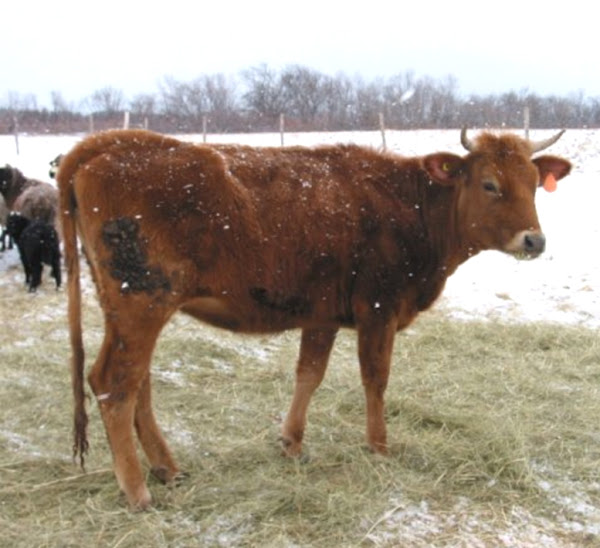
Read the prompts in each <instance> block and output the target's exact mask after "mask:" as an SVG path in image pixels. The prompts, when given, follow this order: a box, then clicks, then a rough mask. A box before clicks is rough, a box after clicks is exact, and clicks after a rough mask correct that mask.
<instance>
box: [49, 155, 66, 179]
mask: <svg viewBox="0 0 600 548" xmlns="http://www.w3.org/2000/svg"><path fill="white" fill-rule="evenodd" d="M62 157H63V155H62V154H59V155H58V156H57V157H56V158H54V160H51V161H50V162H49V163H50V169H49V171H48V175H49V176H50V178H51V179H56V174H57V173H58V167H59V166H60V161H61V160H62Z"/></svg>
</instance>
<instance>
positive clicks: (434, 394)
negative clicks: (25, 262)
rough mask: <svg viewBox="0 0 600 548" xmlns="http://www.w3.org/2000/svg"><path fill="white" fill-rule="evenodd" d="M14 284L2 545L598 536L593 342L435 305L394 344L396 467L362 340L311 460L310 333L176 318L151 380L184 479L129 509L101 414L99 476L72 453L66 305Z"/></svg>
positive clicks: (89, 346) (335, 389)
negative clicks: (283, 441)
mask: <svg viewBox="0 0 600 548" xmlns="http://www.w3.org/2000/svg"><path fill="white" fill-rule="evenodd" d="M5 274H6V275H7V276H11V275H13V276H15V283H6V281H5V283H3V284H1V285H0V302H2V303H3V304H2V317H3V329H2V331H1V332H0V370H1V375H0V402H2V409H3V412H2V415H1V417H0V545H2V546H28V547H29V546H80V545H81V544H82V543H83V542H84V541H83V539H85V544H90V545H106V546H119V547H129V546H131V547H133V546H140V545H143V546H198V545H201V546H221V545H227V546H257V545H260V546H361V545H364V546H369V545H377V546H398V545H403V544H404V545H410V546H431V545H439V546H447V545H457V546H466V545H481V546H487V545H503V543H504V544H506V542H507V541H506V539H509V545H531V546H534V545H539V542H540V539H543V538H544V537H543V535H546V537H548V538H551V539H552V541H553V542H554V543H555V544H550V545H552V546H581V545H585V544H589V545H590V546H591V545H592V544H593V543H594V542H597V541H598V533H599V532H600V531H599V529H600V481H599V477H598V471H597V470H598V460H599V457H600V436H599V435H598V429H597V422H598V417H599V416H600V397H599V396H600V394H599V386H600V382H599V381H600V338H599V337H598V334H597V333H596V332H593V331H589V330H585V329H581V328H575V327H563V326H555V325H544V324H529V325H505V324H500V323H482V322H473V323H467V322H458V321H452V320H450V319H449V318H447V317H445V316H444V315H443V314H442V313H441V312H436V311H433V312H430V313H427V314H424V315H423V316H422V317H421V318H420V319H419V321H418V322H417V323H416V324H414V326H412V327H411V328H410V329H409V330H407V331H406V332H403V333H400V334H399V335H398V336H397V339H396V348H395V351H394V358H393V361H394V363H393V368H392V376H391V381H390V385H389V388H388V391H387V422H388V436H389V441H390V445H391V455H390V457H388V458H382V457H379V456H375V455H372V454H370V453H369V452H368V451H366V450H365V448H364V444H363V437H364V427H365V414H364V398H363V391H362V387H361V383H360V375H359V370H358V361H357V357H356V344H355V340H354V333H353V332H351V331H347V332H346V331H345V332H342V333H340V335H339V339H338V341H337V344H336V347H335V349H334V352H333V355H332V359H331V363H330V366H329V371H328V374H327V376H326V378H325V381H324V382H323V385H322V386H321V388H320V389H319V390H318V392H317V394H316V395H315V397H314V399H313V402H312V405H311V408H310V410H309V424H308V428H307V433H306V439H305V443H306V450H307V452H308V454H309V457H310V458H309V460H308V462H299V461H292V460H286V459H283V458H282V457H281V456H280V449H279V446H278V443H277V438H278V435H279V429H280V426H281V420H282V417H283V415H284V414H285V412H286V410H287V408H288V405H289V402H290V397H291V392H292V385H293V378H294V365H295V360H296V355H297V351H298V343H299V333H297V332H288V333H284V334H282V335H279V336H275V337H240V336H238V335H233V334H230V333H228V332H224V331H219V330H215V329H212V328H209V327H206V326H203V325H201V324H199V323H197V322H194V321H193V320H190V319H188V318H186V317H184V316H177V317H175V318H174V320H173V321H172V322H171V323H170V324H169V325H168V326H167V328H166V329H165V331H164V333H163V335H162V336H161V339H160V340H159V344H158V347H157V350H156V353H155V357H154V362H153V369H152V372H153V386H154V399H155V407H156V411H157V416H158V419H159V422H160V423H161V425H162V426H163V429H164V431H165V434H166V436H167V439H168V440H169V441H170V444H171V447H172V449H173V451H174V453H175V455H176V457H177V458H178V460H179V462H180V464H181V466H182V468H184V469H185V471H186V472H187V473H188V474H189V478H188V479H187V480H185V481H183V482H182V483H181V484H180V485H179V486H177V487H166V486H163V485H160V484H158V483H157V482H155V481H154V480H153V479H152V478H149V486H150V489H151V491H152V494H153V497H154V501H155V506H154V508H153V509H152V510H150V511H148V512H144V513H131V512H129V511H128V510H127V509H126V507H125V504H124V500H123V499H122V497H121V495H120V494H119V492H118V488H117V485H116V482H115V480H114V477H113V474H112V471H111V457H110V452H109V450H108V447H107V443H106V440H105V437H104V430H103V426H102V423H101V420H100V417H99V414H98V412H97V410H96V408H95V405H93V404H90V405H88V411H89V413H90V429H89V430H90V443H91V453H90V455H89V457H88V460H87V465H88V470H87V473H85V474H84V473H82V471H81V470H80V469H79V468H78V467H77V466H75V465H74V464H73V463H72V462H71V456H70V452H71V443H72V442H71V389H70V379H69V368H68V359H69V347H68V337H67V330H66V295H65V294H64V293H63V292H62V291H59V292H55V291H53V290H52V289H51V286H50V285H48V284H45V285H44V286H43V287H42V289H41V290H40V291H39V292H38V294H37V295H33V296H32V295H29V294H27V293H26V292H25V290H24V289H23V287H22V286H21V284H20V281H19V282H17V280H16V278H17V276H16V274H14V272H12V271H10V272H9V273H5ZM84 301H85V322H84V323H85V337H86V350H87V355H88V358H87V363H88V366H89V365H90V364H91V362H92V361H93V358H94V354H95V353H96V351H97V349H98V346H99V344H100V341H101V337H102V320H101V316H100V311H99V308H98V306H97V304H96V299H95V297H94V294H93V291H90V290H86V294H85V299H84ZM536 535H537V536H536ZM511 540H512V541H514V542H513V543H512V544H511V542H510V541H511ZM536 541H537V544H536ZM527 542H530V544H527Z"/></svg>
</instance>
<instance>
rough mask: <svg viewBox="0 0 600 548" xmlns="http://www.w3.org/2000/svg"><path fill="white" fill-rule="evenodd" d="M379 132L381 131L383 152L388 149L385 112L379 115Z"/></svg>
mask: <svg viewBox="0 0 600 548" xmlns="http://www.w3.org/2000/svg"><path fill="white" fill-rule="evenodd" d="M379 131H381V146H382V148H383V150H386V149H387V143H386V142H385V119H384V117H383V112H380V113H379Z"/></svg>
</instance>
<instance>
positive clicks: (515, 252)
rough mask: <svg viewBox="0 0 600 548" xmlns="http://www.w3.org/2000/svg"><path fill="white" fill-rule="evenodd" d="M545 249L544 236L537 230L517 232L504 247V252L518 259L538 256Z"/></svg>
mask: <svg viewBox="0 0 600 548" xmlns="http://www.w3.org/2000/svg"><path fill="white" fill-rule="evenodd" d="M545 249H546V236H544V234H543V233H542V232H540V231H539V230H524V231H522V232H519V233H518V234H517V235H516V236H515V237H514V238H513V239H512V240H511V241H510V242H508V244H507V245H506V247H505V248H504V251H505V252H506V253H509V254H510V255H512V256H513V257H515V258H516V259H519V260H530V259H535V258H536V257H539V256H540V255H541V254H542V253H543V252H544V250H545Z"/></svg>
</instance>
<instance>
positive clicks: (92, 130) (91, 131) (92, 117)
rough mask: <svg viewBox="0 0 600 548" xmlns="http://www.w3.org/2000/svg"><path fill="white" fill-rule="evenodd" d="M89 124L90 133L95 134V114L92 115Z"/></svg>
mask: <svg viewBox="0 0 600 548" xmlns="http://www.w3.org/2000/svg"><path fill="white" fill-rule="evenodd" d="M89 123H90V133H94V114H93V113H92V114H90V118H89Z"/></svg>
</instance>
